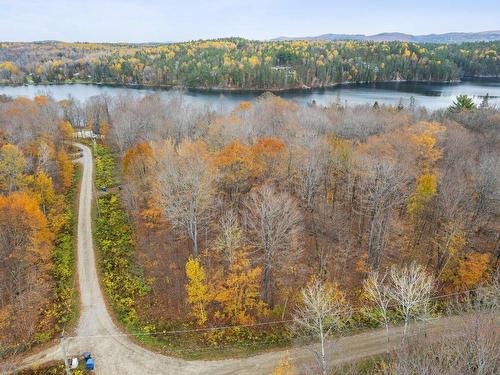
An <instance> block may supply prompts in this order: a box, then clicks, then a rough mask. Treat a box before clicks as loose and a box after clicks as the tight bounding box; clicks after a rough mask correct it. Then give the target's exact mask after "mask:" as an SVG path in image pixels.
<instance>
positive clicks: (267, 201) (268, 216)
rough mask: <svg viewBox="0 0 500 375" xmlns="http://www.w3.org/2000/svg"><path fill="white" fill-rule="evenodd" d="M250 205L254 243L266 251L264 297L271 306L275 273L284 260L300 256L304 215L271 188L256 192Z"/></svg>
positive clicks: (284, 196)
mask: <svg viewBox="0 0 500 375" xmlns="http://www.w3.org/2000/svg"><path fill="white" fill-rule="evenodd" d="M246 206H247V210H248V218H249V220H248V227H249V229H250V232H251V234H252V237H251V239H250V241H251V243H252V245H253V246H255V247H256V248H257V249H258V250H260V251H261V252H262V257H263V262H264V276H263V289H264V293H263V297H264V300H265V301H266V302H267V303H268V304H270V303H271V300H272V296H271V286H272V275H271V273H272V270H273V268H274V267H275V266H276V264H277V263H278V262H279V261H281V260H282V259H280V258H282V257H286V258H290V257H292V256H294V255H297V253H298V249H297V248H296V247H297V246H296V245H297V244H296V240H297V238H296V237H297V235H298V233H299V231H300V223H301V221H302V216H301V214H300V211H299V209H298V207H297V204H296V203H295V201H294V200H293V199H292V197H291V196H290V195H289V194H287V193H285V192H283V193H282V192H277V191H276V190H275V189H274V188H273V187H272V186H269V185H264V186H263V187H261V188H259V189H256V190H254V191H252V193H251V194H250V197H249V199H248V201H247V203H246Z"/></svg>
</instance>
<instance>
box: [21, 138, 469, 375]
mask: <svg viewBox="0 0 500 375" xmlns="http://www.w3.org/2000/svg"><path fill="white" fill-rule="evenodd" d="M77 146H78V147H79V148H81V150H82V154H83V156H82V158H81V159H80V160H79V161H80V162H81V163H82V164H83V176H82V182H81V191H80V202H79V203H80V206H79V207H80V208H79V213H78V275H79V283H80V295H81V315H80V320H79V324H78V327H77V329H76V336H77V337H72V338H68V339H66V350H67V352H68V355H76V354H79V353H82V352H83V351H90V352H91V353H92V355H93V357H94V358H95V364H96V369H95V373H96V374H102V375H111V374H119V375H127V374H130V375H132V374H134V375H135V374H145V375H149V374H151V375H152V374H217V375H223V374H240V375H256V374H271V373H272V370H273V369H274V367H275V366H276V364H277V363H278V362H279V361H280V360H281V359H282V358H284V356H285V355H287V356H288V357H289V358H290V360H291V361H292V362H294V363H296V364H297V365H300V366H304V364H311V363H313V362H312V361H313V360H314V359H313V356H312V353H311V351H309V350H307V348H295V349H290V350H288V351H286V352H285V351H276V352H270V353H265V354H261V355H257V356H254V357H249V358H243V359H228V360H220V361H184V360H180V359H176V358H171V357H167V356H164V355H161V354H157V353H154V352H151V351H148V350H146V349H144V348H142V347H140V346H138V345H137V344H135V343H134V342H132V341H131V340H130V339H129V338H128V337H127V336H126V335H123V334H122V333H121V332H120V331H119V329H118V328H117V327H116V325H115V324H114V323H113V321H112V319H111V317H110V315H109V313H108V311H107V309H106V304H105V302H104V298H103V295H102V292H101V289H100V287H99V280H98V277H97V271H96V262H95V255H94V249H93V241H92V216H91V208H92V199H93V194H92V192H93V161H92V154H91V150H90V149H89V148H88V147H87V146H84V145H80V144H77ZM458 322H459V318H443V319H439V320H437V321H434V322H432V323H430V324H429V325H428V327H427V330H428V332H431V333H435V334H440V333H444V332H451V331H453V329H455V330H456V329H457V328H458V327H459V326H460V324H458ZM401 334H402V330H401V328H398V327H396V328H393V329H391V336H392V342H397V341H398V340H397V339H398V338H400V337H401ZM329 345H331V346H332V349H334V350H332V352H331V353H330V354H331V356H330V358H329V360H330V362H331V363H332V364H334V363H340V362H346V361H352V360H354V359H358V358H363V357H367V356H373V355H377V354H381V353H383V352H385V351H386V348H387V346H386V336H385V332H384V331H383V330H374V331H370V332H367V333H362V334H358V335H354V336H349V337H344V338H341V339H339V340H337V341H336V342H331V343H329ZM333 346H334V347H333ZM61 358H62V353H61V349H60V347H59V346H54V347H52V348H49V349H46V350H44V351H42V352H40V353H37V354H34V355H32V356H29V357H27V358H25V359H24V360H23V361H22V363H21V364H20V367H19V368H23V367H28V366H31V365H40V364H43V363H45V362H48V361H52V360H60V359H61ZM299 372H301V373H309V372H308V371H307V369H306V367H302V370H299ZM311 373H312V372H311Z"/></svg>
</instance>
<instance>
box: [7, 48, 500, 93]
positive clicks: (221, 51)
mask: <svg viewBox="0 0 500 375" xmlns="http://www.w3.org/2000/svg"><path fill="white" fill-rule="evenodd" d="M499 50H500V42H478V43H464V44H459V45H446V44H416V43H407V42H381V43H377V42H368V41H337V42H322V41H272V42H259V41H250V40H245V39H240V38H230V39H219V40H205V41H192V42H185V43H175V44H165V45H159V44H92V43H62V42H44V43H1V44H0V82H2V83H43V82H54V83H60V82H82V81H83V82H102V83H117V84H138V85H148V86H161V85H167V86H170V85H171V86H184V87H192V88H220V89H262V90H279V89H289V88H302V87H324V86H329V85H333V84H335V83H339V82H367V81H368V82H373V81H388V80H415V81H420V80H423V81H451V80H458V79H460V78H462V77H464V76H499V74H500V64H499Z"/></svg>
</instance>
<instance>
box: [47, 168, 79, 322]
mask: <svg viewBox="0 0 500 375" xmlns="http://www.w3.org/2000/svg"><path fill="white" fill-rule="evenodd" d="M81 179H82V167H81V166H80V165H79V164H78V165H76V166H75V173H74V177H73V185H72V188H71V190H70V191H69V192H68V193H67V194H66V196H65V201H66V206H67V209H66V212H65V215H66V217H67V220H66V225H64V227H63V228H62V230H61V232H60V233H59V235H58V236H57V240H56V247H55V250H54V275H55V279H56V288H55V295H56V297H55V304H56V305H57V306H58V309H57V310H58V313H57V315H56V330H57V332H61V331H62V330H63V329H66V330H67V329H68V328H71V326H72V325H74V323H75V322H76V321H77V318H78V315H79V303H78V283H77V265H76V259H77V256H76V248H77V236H78V206H79V205H78V198H79V186H80V181H81Z"/></svg>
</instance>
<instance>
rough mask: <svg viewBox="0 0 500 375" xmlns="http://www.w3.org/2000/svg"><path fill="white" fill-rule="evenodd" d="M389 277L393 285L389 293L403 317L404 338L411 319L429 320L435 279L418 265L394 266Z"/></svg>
mask: <svg viewBox="0 0 500 375" xmlns="http://www.w3.org/2000/svg"><path fill="white" fill-rule="evenodd" d="M389 275H390V278H391V279H390V281H391V283H390V286H389V290H388V293H389V296H390V297H391V298H392V300H393V301H394V302H395V304H396V306H395V308H396V310H397V311H398V312H399V313H400V314H401V315H402V316H403V319H404V329H403V338H404V337H405V336H406V334H407V333H408V324H409V323H410V319H419V320H422V319H425V318H427V316H428V313H429V310H430V309H429V307H430V297H431V293H432V289H433V287H434V278H433V277H432V276H431V275H429V274H428V273H427V272H426V271H425V270H424V268H423V267H422V266H420V265H418V264H417V263H412V264H410V265H409V266H405V267H403V268H399V267H396V266H393V267H391V270H390V273H389Z"/></svg>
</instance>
